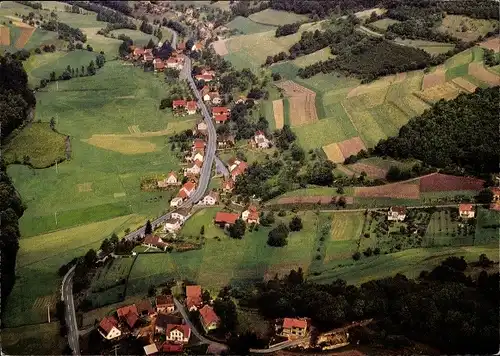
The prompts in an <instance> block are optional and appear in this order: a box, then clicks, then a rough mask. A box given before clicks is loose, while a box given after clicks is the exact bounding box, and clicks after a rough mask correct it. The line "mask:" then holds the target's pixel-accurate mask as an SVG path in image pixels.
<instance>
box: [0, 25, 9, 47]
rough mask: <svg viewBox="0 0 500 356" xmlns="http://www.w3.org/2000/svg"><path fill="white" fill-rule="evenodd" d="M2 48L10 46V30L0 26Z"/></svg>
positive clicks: (0, 44)
mask: <svg viewBox="0 0 500 356" xmlns="http://www.w3.org/2000/svg"><path fill="white" fill-rule="evenodd" d="M0 46H10V29H9V28H8V27H7V26H0Z"/></svg>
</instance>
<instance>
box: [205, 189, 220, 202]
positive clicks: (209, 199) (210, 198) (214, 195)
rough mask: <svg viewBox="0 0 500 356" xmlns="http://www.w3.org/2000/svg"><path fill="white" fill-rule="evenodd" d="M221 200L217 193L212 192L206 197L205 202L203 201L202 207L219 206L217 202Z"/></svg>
mask: <svg viewBox="0 0 500 356" xmlns="http://www.w3.org/2000/svg"><path fill="white" fill-rule="evenodd" d="M218 200H219V194H217V192H214V191H211V192H210V193H208V195H206V196H205V197H204V198H203V200H202V201H201V204H202V205H215V204H217V201H218Z"/></svg>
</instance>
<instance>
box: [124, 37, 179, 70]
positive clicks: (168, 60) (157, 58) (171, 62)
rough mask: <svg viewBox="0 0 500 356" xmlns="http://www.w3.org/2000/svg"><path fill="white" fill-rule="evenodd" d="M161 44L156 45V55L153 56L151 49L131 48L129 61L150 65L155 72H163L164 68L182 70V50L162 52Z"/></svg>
mask: <svg viewBox="0 0 500 356" xmlns="http://www.w3.org/2000/svg"><path fill="white" fill-rule="evenodd" d="M161 47H162V43H161V42H160V43H158V48H159V49H158V50H157V51H156V55H155V54H154V51H153V48H141V47H135V46H132V47H131V53H130V55H129V56H128V58H129V59H131V60H134V61H140V62H142V63H143V64H146V63H152V65H153V69H154V71H155V72H163V71H164V70H165V68H172V69H177V70H182V68H183V67H184V62H185V60H186V59H185V57H184V54H183V51H184V50H183V49H180V48H178V49H177V50H175V51H173V52H170V51H168V52H167V51H162V48H161Z"/></svg>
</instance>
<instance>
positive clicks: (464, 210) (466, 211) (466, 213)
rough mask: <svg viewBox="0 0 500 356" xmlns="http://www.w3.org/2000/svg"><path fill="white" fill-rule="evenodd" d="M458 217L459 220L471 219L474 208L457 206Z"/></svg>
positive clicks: (467, 205) (464, 205) (462, 205)
mask: <svg viewBox="0 0 500 356" xmlns="http://www.w3.org/2000/svg"><path fill="white" fill-rule="evenodd" d="M458 215H460V217H461V218H466V219H469V218H473V217H474V215H475V211H474V206H473V205H472V204H460V205H459V206H458Z"/></svg>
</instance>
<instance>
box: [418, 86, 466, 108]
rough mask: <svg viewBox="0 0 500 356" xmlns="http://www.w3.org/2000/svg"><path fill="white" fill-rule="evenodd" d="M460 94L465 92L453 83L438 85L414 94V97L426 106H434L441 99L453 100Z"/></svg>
mask: <svg viewBox="0 0 500 356" xmlns="http://www.w3.org/2000/svg"><path fill="white" fill-rule="evenodd" d="M461 92H465V91H464V90H463V89H462V88H461V87H458V86H456V85H454V84H453V83H450V82H446V83H444V84H438V85H434V86H432V87H430V88H428V89H424V90H422V91H421V92H418V93H415V95H416V96H417V97H418V98H420V99H422V100H423V101H425V102H426V103H428V104H434V103H436V102H438V101H439V100H441V99H445V100H452V99H455V98H456V97H457V96H458V95H459V94H460V93H461Z"/></svg>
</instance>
